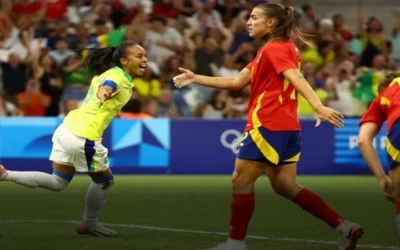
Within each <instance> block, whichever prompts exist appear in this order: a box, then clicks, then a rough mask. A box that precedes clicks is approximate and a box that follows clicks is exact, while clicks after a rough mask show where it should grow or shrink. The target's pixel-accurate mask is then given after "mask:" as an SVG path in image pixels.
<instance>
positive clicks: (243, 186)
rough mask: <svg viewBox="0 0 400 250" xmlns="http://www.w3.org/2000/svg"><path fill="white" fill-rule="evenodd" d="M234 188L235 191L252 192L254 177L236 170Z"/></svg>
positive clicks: (233, 177) (233, 181)
mask: <svg viewBox="0 0 400 250" xmlns="http://www.w3.org/2000/svg"><path fill="white" fill-rule="evenodd" d="M232 189H233V192H234V193H251V192H253V190H254V178H252V177H251V176H249V175H246V174H245V173H239V172H237V171H235V172H234V173H233V175H232Z"/></svg>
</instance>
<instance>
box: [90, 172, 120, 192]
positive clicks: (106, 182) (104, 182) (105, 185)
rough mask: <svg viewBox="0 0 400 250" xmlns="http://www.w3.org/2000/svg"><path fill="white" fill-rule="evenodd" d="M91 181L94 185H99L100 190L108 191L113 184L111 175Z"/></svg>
mask: <svg viewBox="0 0 400 250" xmlns="http://www.w3.org/2000/svg"><path fill="white" fill-rule="evenodd" d="M92 180H93V182H94V183H96V184H98V185H100V186H101V187H102V189H109V188H111V186H112V185H114V183H115V180H114V175H112V174H110V175H109V176H107V177H106V178H101V179H98V178H93V179H92Z"/></svg>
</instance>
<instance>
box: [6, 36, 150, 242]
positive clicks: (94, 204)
mask: <svg viewBox="0 0 400 250" xmlns="http://www.w3.org/2000/svg"><path fill="white" fill-rule="evenodd" d="M146 63H147V58H146V53H145V51H144V49H143V48H142V47H140V46H139V45H137V44H135V43H133V42H129V41H128V42H124V43H122V44H121V45H119V46H118V47H116V48H114V47H110V48H104V49H97V50H94V51H92V52H91V53H90V54H89V56H88V58H87V61H86V64H87V67H88V69H89V72H90V73H92V74H93V75H94V78H93V80H92V83H91V85H90V88H89V91H88V93H87V96H86V98H85V100H84V102H83V105H82V106H81V107H80V108H79V109H76V110H73V111H71V112H70V113H69V114H68V115H67V117H65V119H64V121H63V123H62V124H61V125H60V126H59V127H58V128H57V129H56V131H55V132H54V134H53V138H52V141H53V148H52V152H51V155H50V160H51V161H52V163H53V174H52V175H50V174H47V173H43V172H20V171H10V170H6V169H5V168H4V167H3V166H1V165H0V180H2V181H12V182H15V183H18V184H21V185H24V186H27V187H32V188H36V187H41V188H45V189H48V190H52V191H61V190H64V189H65V188H66V187H67V186H68V184H69V183H70V181H71V180H72V178H73V177H74V174H75V172H83V173H87V174H88V175H89V176H90V177H91V178H92V180H93V182H92V184H91V185H90V187H89V189H88V191H87V194H86V204H85V211H84V215H83V219H82V221H81V223H79V224H78V226H77V228H76V231H77V232H78V233H79V234H89V235H93V236H108V237H114V236H116V235H117V232H115V231H113V230H111V229H108V228H105V227H103V226H101V225H100V224H98V223H97V217H98V215H99V214H100V212H101V210H102V208H103V207H104V205H105V203H106V199H107V194H108V190H109V188H110V186H111V185H112V184H113V182H114V177H113V175H112V173H111V170H110V168H109V163H108V158H107V153H108V150H107V149H106V148H105V147H104V146H103V145H102V144H101V139H102V136H103V133H104V130H105V129H106V128H107V127H108V125H109V124H110V122H111V121H112V120H113V118H114V117H115V116H117V114H118V113H119V111H120V110H121V108H122V107H123V106H124V105H125V104H126V103H127V102H128V101H129V100H130V99H131V92H132V88H133V85H134V84H133V77H134V76H141V75H143V73H144V71H145V68H146Z"/></svg>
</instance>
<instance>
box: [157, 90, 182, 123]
mask: <svg viewBox="0 0 400 250" xmlns="http://www.w3.org/2000/svg"><path fill="white" fill-rule="evenodd" d="M179 116H180V114H179V112H178V107H177V106H176V104H175V103H174V102H173V92H172V91H171V89H170V88H164V89H162V90H161V94H160V97H159V98H158V113H157V117H171V118H178V117H179Z"/></svg>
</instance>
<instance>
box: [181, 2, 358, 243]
mask: <svg viewBox="0 0 400 250" xmlns="http://www.w3.org/2000/svg"><path fill="white" fill-rule="evenodd" d="M247 24H248V30H249V35H250V37H253V38H257V39H261V40H262V41H263V42H264V43H265V44H264V45H263V47H262V48H261V49H260V50H259V51H258V53H257V55H256V57H255V59H254V60H253V61H252V62H250V63H249V65H248V66H247V67H246V68H244V69H243V70H242V71H241V72H240V74H239V75H238V76H236V77H232V78H230V77H207V76H202V75H195V74H193V73H192V72H191V71H189V70H187V69H183V68H181V69H180V70H181V72H182V74H180V75H178V76H176V77H175V78H174V82H175V84H176V86H177V87H183V86H186V85H188V84H190V83H198V84H200V85H203V86H207V87H212V88H218V89H241V88H243V87H245V86H247V85H248V84H251V96H250V103H249V112H248V121H247V125H246V128H245V134H244V137H243V140H242V142H241V144H240V149H239V153H238V156H237V159H236V163H235V170H234V172H233V177H232V186H233V197H232V202H231V219H230V233H229V238H228V240H227V241H226V242H224V243H222V244H221V245H219V246H217V247H216V248H212V249H214V250H228V249H229V250H245V249H247V247H246V244H245V241H244V240H245V237H246V234H247V227H248V223H249V221H250V219H251V217H252V214H253V211H254V207H255V198H254V184H255V182H256V180H257V178H258V177H259V176H260V175H261V174H262V173H263V172H264V171H266V173H267V176H268V178H269V180H270V182H271V185H272V188H273V189H274V190H275V192H276V193H278V194H279V195H281V196H283V197H285V198H287V199H289V200H291V201H293V202H294V203H296V204H297V205H299V206H300V207H301V208H303V209H304V210H305V211H307V212H309V213H311V214H312V215H314V216H315V217H317V218H319V219H321V220H323V221H324V222H325V223H326V224H328V225H329V226H330V227H331V228H333V229H335V230H336V231H337V232H338V234H339V249H340V250H352V249H355V247H356V245H357V241H358V239H359V237H360V236H361V234H362V228H361V226H359V225H357V224H354V223H351V222H349V221H346V220H344V219H343V217H342V216H341V215H339V214H338V213H337V212H335V210H334V209H332V208H331V207H329V206H328V204H326V203H325V201H324V200H323V199H322V198H321V197H320V196H318V195H317V194H315V193H314V192H312V191H310V190H308V189H306V188H304V187H303V186H301V185H299V184H298V183H297V180H296V175H297V162H298V161H299V159H300V152H301V136H300V122H299V119H298V116H297V91H298V92H300V94H302V95H303V96H304V97H305V98H306V99H307V100H308V102H309V103H310V105H311V106H312V107H313V109H314V111H315V112H316V114H317V117H318V119H317V124H316V126H319V124H320V123H321V121H322V120H324V121H328V122H330V123H332V124H333V125H335V126H336V127H342V126H343V116H342V115H341V114H340V113H338V112H336V111H334V110H332V109H330V108H327V107H325V106H324V105H323V104H322V103H321V101H320V100H319V99H318V97H317V96H316V94H315V93H314V91H313V90H312V88H311V87H310V85H309V84H308V83H307V81H306V80H305V79H304V78H303V77H302V75H301V74H300V73H299V70H298V68H299V66H300V54H299V52H298V50H297V48H296V47H295V45H294V44H293V43H292V42H290V35H291V33H292V32H295V33H296V35H298V36H299V37H300V38H302V36H301V33H300V32H299V31H298V30H297V29H296V24H295V13H294V9H293V8H292V7H285V6H283V5H281V4H272V3H271V4H261V5H258V6H257V7H255V8H254V9H253V11H252V13H251V15H250V18H249V20H248V22H247ZM302 40H303V42H305V41H304V38H302Z"/></svg>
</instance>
